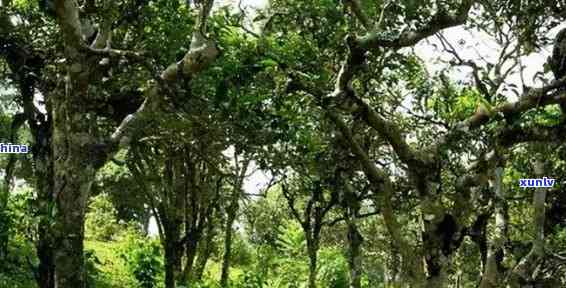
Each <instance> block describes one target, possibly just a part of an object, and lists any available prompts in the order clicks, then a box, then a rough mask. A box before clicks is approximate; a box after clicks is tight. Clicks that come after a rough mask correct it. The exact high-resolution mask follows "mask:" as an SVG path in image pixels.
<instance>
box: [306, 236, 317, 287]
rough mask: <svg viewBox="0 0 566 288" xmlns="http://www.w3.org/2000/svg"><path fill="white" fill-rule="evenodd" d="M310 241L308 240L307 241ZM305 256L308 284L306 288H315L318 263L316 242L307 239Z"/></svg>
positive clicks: (315, 240)
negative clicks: (307, 260) (307, 266)
mask: <svg viewBox="0 0 566 288" xmlns="http://www.w3.org/2000/svg"><path fill="white" fill-rule="evenodd" d="M309 239H310V240H309ZM307 254H308V256H309V280H308V281H309V282H308V286H307V287H308V288H316V274H317V261H318V240H317V239H312V238H310V237H307Z"/></svg>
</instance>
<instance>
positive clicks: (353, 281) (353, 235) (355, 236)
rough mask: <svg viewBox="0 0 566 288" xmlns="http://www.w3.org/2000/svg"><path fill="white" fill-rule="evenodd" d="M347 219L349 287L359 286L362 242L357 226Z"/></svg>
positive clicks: (357, 287)
mask: <svg viewBox="0 0 566 288" xmlns="http://www.w3.org/2000/svg"><path fill="white" fill-rule="evenodd" d="M347 221H348V244H349V253H348V266H349V268H350V288H360V287H361V280H362V271H361V269H362V267H361V266H362V255H361V249H360V248H361V246H362V242H363V238H362V235H361V234H360V232H359V231H358V227H357V225H356V223H355V222H354V221H352V220H351V219H349V220H347Z"/></svg>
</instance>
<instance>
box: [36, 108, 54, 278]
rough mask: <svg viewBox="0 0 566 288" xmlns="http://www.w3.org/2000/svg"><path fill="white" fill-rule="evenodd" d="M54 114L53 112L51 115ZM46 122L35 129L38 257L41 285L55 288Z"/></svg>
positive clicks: (47, 125)
mask: <svg viewBox="0 0 566 288" xmlns="http://www.w3.org/2000/svg"><path fill="white" fill-rule="evenodd" d="M48 108H49V107H48ZM49 114H50V113H49ZM49 117H50V116H49ZM48 121H50V120H47V121H43V122H42V125H41V126H38V127H36V128H35V129H32V133H33V134H34V138H35V143H34V149H33V150H32V151H33V157H34V163H35V166H36V169H35V170H36V171H35V172H36V173H35V176H36V178H37V181H36V183H37V191H38V197H37V198H38V203H37V204H38V207H39V217H40V219H39V223H38V227H37V230H38V241H37V247H36V249H37V258H38V259H39V269H38V270H39V271H38V272H39V277H38V279H37V280H38V283H37V284H38V286H39V287H40V288H53V287H55V262H54V260H55V259H54V255H53V231H52V228H51V222H52V221H53V219H52V218H51V215H52V213H51V209H53V160H52V157H51V156H52V155H51V147H50V146H51V131H50V129H51V127H50V123H49V122H48Z"/></svg>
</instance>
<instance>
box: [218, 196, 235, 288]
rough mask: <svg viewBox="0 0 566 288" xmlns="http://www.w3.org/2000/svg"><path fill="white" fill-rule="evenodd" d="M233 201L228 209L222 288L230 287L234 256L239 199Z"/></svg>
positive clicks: (221, 277) (221, 276) (221, 278)
mask: <svg viewBox="0 0 566 288" xmlns="http://www.w3.org/2000/svg"><path fill="white" fill-rule="evenodd" d="M232 201H233V202H232V204H231V205H230V207H229V209H228V216H227V217H226V225H225V228H226V231H225V233H224V255H223V258H222V273H221V274H220V286H221V287H226V286H227V285H228V277H229V276H230V275H229V274H230V256H231V255H232V225H233V224H234V220H235V219H236V212H237V210H238V199H232ZM234 203H235V204H234Z"/></svg>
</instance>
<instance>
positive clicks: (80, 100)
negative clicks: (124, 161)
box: [52, 47, 101, 288]
mask: <svg viewBox="0 0 566 288" xmlns="http://www.w3.org/2000/svg"><path fill="white" fill-rule="evenodd" d="M66 55H67V57H68V58H67V61H68V62H69V64H68V67H67V69H68V75H67V79H66V83H65V85H66V89H65V93H64V94H63V95H56V97H53V146H52V149H53V159H54V164H53V165H54V166H53V171H54V183H53V185H54V198H55V204H56V209H57V210H56V213H55V227H54V228H55V229H54V230H55V231H54V233H55V234H56V236H55V237H56V238H55V251H54V253H55V287H56V288H83V287H85V271H84V261H83V238H84V225H83V224H84V217H85V208H86V204H87V199H88V195H89V193H90V189H91V185H92V182H93V181H94V176H95V172H96V169H97V168H98V167H100V166H101V164H100V161H99V160H100V158H99V156H100V155H99V154H98V153H96V152H97V151H96V149H94V148H95V147H96V145H95V144H96V143H97V142H96V139H95V138H94V137H93V136H92V135H96V134H95V133H94V129H95V127H94V125H93V124H95V123H94V121H95V119H94V118H93V117H91V116H92V115H90V114H89V112H88V111H87V110H86V108H85V105H84V101H88V99H89V97H88V92H87V91H88V81H89V79H88V75H89V73H88V70H87V69H88V62H89V61H88V60H87V59H85V58H84V55H82V54H80V53H78V52H77V51H76V50H74V49H73V48H69V47H67V53H66Z"/></svg>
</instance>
